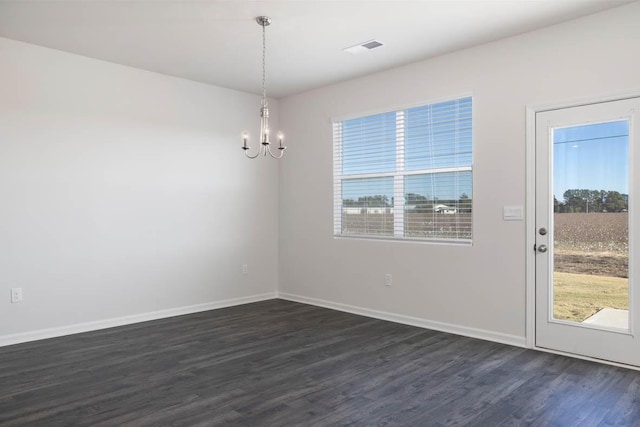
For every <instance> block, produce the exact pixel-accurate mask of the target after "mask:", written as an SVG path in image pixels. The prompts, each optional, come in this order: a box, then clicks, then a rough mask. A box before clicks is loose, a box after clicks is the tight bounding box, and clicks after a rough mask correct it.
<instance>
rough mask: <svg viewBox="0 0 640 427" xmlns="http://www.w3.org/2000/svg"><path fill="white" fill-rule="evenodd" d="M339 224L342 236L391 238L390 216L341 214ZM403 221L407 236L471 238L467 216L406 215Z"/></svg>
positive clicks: (413, 213) (467, 214) (469, 216)
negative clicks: (358, 235)
mask: <svg viewBox="0 0 640 427" xmlns="http://www.w3.org/2000/svg"><path fill="white" fill-rule="evenodd" d="M342 221H343V223H342V224H343V232H344V233H345V234H375V235H382V236H393V214H392V213H387V214H377V213H373V214H372V213H364V212H363V213H359V214H344V215H343V217H342ZM404 222H405V235H406V236H407V237H422V238H444V239H446V238H462V239H471V214H470V213H459V214H452V215H448V214H441V213H434V212H431V213H423V212H407V213H405V215H404Z"/></svg>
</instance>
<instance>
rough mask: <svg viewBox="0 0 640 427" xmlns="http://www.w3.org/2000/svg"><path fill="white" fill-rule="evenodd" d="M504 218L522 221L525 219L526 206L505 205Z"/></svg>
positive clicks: (503, 209)
mask: <svg viewBox="0 0 640 427" xmlns="http://www.w3.org/2000/svg"><path fill="white" fill-rule="evenodd" d="M502 219H504V220H505V221H522V220H523V219H524V208H523V207H522V206H504V207H503V208H502Z"/></svg>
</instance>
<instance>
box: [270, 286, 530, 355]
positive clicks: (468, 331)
mask: <svg viewBox="0 0 640 427" xmlns="http://www.w3.org/2000/svg"><path fill="white" fill-rule="evenodd" d="M278 298H280V299H284V300H289V301H295V302H301V303H303V304H310V305H316V306H318V307H324V308H331V309H333V310H339V311H345V312H347V313H353V314H359V315H361V316H367V317H373V318H376V319H381V320H388V321H390V322H396V323H402V324H405V325H411V326H417V327H419V328H425V329H433V330H436V331H441V332H447V333H450V334H456V335H463V336H466V337H471V338H479V339H481V340H485V341H494V342H498V343H501V344H508V345H513V346H516V347H525V348H526V347H527V342H526V339H525V337H520V336H517V335H509V334H502V333H499V332H492V331H487V330H484V329H477V328H470V327H468V326H460V325H454V324H451V323H444V322H437V321H434V320H428V319H421V318H418V317H411V316H404V315H402V314H395V313H388V312H385V311H379V310H371V309H369V308H364V307H357V306H353V305H348V304H342V303H337V302H332V301H326V300H321V299H317V298H309V297H304V296H301V295H294V294H289V293H286V292H279V293H278Z"/></svg>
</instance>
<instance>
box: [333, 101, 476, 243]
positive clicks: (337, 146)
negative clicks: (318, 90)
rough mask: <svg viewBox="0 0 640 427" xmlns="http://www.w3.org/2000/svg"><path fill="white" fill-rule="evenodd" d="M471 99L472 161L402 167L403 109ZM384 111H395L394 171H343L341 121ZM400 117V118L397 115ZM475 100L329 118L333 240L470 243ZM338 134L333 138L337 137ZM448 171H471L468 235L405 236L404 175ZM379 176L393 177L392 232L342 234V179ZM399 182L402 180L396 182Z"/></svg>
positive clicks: (434, 102)
mask: <svg viewBox="0 0 640 427" xmlns="http://www.w3.org/2000/svg"><path fill="white" fill-rule="evenodd" d="M466 98H470V99H471V160H470V164H469V165H468V166H452V167H440V168H430V169H411V170H406V169H405V167H404V166H405V165H404V163H405V158H404V157H405V156H404V145H405V135H404V123H406V122H405V120H404V119H405V117H404V114H405V111H406V110H409V109H412V108H418V107H427V106H431V105H435V104H440V103H446V102H452V101H458V100H462V99H466ZM387 113H395V114H396V120H395V121H396V150H395V163H396V170H395V171H391V172H372V173H361V174H349V175H343V174H342V164H343V158H342V152H343V150H342V143H343V137H342V122H344V121H348V120H354V119H359V118H365V117H369V116H374V115H380V114H387ZM399 116H401V117H399ZM474 119H475V99H474V96H473V94H472V93H464V94H460V95H456V96H452V97H446V98H438V99H432V100H429V101H422V102H416V103H412V104H405V105H401V106H395V107H390V108H383V109H378V110H374V111H368V112H366V113H360V114H349V115H344V116H335V117H332V118H331V123H332V130H333V132H332V138H333V141H332V142H333V143H332V153H333V175H332V179H333V237H334V238H335V239H363V240H378V241H401V242H414V243H426V244H433V243H436V244H451V245H456V246H459V245H467V246H472V245H473V236H474V223H475V221H474V210H473V194H474V193H475V192H474V191H473V189H474V188H475V179H474V174H473V168H474V158H475V149H474V148H475V144H474V141H475V139H476V138H475V123H474V122H475V120H474ZM337 135H338V136H339V137H338V138H336V136H337ZM447 172H470V173H471V188H472V197H471V207H472V208H471V217H470V227H471V238H469V239H463V238H456V239H452V238H445V237H408V236H405V235H404V230H405V224H404V216H405V186H404V179H405V178H406V177H407V176H411V175H427V174H440V173H447ZM382 177H391V178H393V180H394V186H393V188H394V190H393V200H394V203H393V206H392V207H391V210H392V212H393V235H389V236H386V235H376V234H343V233H342V223H343V205H342V182H343V181H345V180H350V179H366V178H382ZM398 181H402V182H401V183H400V185H398V184H399V182H398Z"/></svg>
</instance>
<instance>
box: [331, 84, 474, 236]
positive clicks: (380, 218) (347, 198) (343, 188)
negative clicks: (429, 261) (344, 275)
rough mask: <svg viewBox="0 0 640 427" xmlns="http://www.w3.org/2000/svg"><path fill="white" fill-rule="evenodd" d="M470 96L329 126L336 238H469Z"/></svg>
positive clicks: (471, 195)
mask: <svg viewBox="0 0 640 427" xmlns="http://www.w3.org/2000/svg"><path fill="white" fill-rule="evenodd" d="M472 133H473V132H472V98H470V97H468V98H461V99H455V100H452V101H446V102H439V103H436V104H430V105H424V106H419V107H414V108H408V109H405V110H400V111H392V112H388V113H382V114H376V115H371V116H366V117H358V118H354V119H349V120H343V121H340V122H334V124H333V144H334V154H333V157H334V172H333V175H334V182H333V186H334V220H333V221H334V234H335V235H336V236H354V237H378V238H390V239H413V240H416V239H417V240H441V241H442V240H444V241H457V242H471V239H472V205H473V204H472V200H473V194H472V173H473V167H472Z"/></svg>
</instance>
